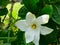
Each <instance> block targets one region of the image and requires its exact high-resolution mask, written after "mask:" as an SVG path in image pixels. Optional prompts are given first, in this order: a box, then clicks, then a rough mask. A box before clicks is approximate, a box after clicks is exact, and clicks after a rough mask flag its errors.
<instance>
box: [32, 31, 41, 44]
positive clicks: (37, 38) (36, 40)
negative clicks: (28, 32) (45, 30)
mask: <svg viewBox="0 0 60 45" xmlns="http://www.w3.org/2000/svg"><path fill="white" fill-rule="evenodd" d="M39 39H40V31H36V32H35V36H34V40H33V43H34V44H35V45H39Z"/></svg>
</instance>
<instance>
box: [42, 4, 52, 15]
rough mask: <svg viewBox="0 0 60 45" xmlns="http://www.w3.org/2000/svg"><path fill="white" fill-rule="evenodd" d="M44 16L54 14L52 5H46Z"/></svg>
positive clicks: (43, 10)
mask: <svg viewBox="0 0 60 45" xmlns="http://www.w3.org/2000/svg"><path fill="white" fill-rule="evenodd" d="M41 13H42V14H49V15H50V16H51V15H52V13H53V7H52V5H46V6H45V7H44V8H43V9H42V12H41Z"/></svg>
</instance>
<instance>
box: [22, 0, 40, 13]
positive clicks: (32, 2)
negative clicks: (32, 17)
mask: <svg viewBox="0 0 60 45" xmlns="http://www.w3.org/2000/svg"><path fill="white" fill-rule="evenodd" d="M27 2H28V3H27ZM38 2H39V0H23V3H24V5H25V6H26V8H27V9H28V10H29V11H31V12H32V13H36V12H38V7H37V3H38Z"/></svg>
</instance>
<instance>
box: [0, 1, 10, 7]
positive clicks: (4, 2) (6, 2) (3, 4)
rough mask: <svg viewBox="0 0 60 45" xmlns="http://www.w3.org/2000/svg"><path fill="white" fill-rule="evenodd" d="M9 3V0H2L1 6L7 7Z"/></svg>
mask: <svg viewBox="0 0 60 45" xmlns="http://www.w3.org/2000/svg"><path fill="white" fill-rule="evenodd" d="M8 3H9V0H0V6H2V7H6V5H7V4H8Z"/></svg>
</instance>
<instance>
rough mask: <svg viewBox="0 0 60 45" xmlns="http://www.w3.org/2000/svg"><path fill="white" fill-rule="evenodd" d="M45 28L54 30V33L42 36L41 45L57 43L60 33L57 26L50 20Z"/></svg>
mask: <svg viewBox="0 0 60 45" xmlns="http://www.w3.org/2000/svg"><path fill="white" fill-rule="evenodd" d="M43 26H47V27H48V28H52V29H53V32H52V33H50V34H48V35H45V36H44V35H41V43H45V44H50V43H55V42H57V36H58V31H57V29H56V26H57V24H56V23H55V22H54V21H53V20H52V19H50V20H49V22H48V23H47V24H45V25H43Z"/></svg>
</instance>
